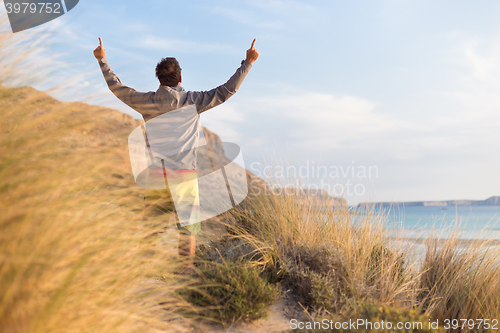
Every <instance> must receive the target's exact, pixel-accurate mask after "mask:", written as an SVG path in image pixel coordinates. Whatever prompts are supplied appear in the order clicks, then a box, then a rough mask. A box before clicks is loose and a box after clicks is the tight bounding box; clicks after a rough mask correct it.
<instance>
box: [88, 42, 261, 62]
mask: <svg viewBox="0 0 500 333" xmlns="http://www.w3.org/2000/svg"><path fill="white" fill-rule="evenodd" d="M254 42H255V41H254ZM252 46H253V44H252ZM257 56H258V55H257ZM94 57H95V58H96V59H97V60H101V59H104V58H105V57H106V50H105V49H104V46H102V39H101V37H99V46H98V47H97V48H96V49H95V50H94Z"/></svg>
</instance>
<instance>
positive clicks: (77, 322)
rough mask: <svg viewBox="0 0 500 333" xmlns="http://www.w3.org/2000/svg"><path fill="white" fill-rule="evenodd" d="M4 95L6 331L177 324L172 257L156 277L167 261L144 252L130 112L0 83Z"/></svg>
mask: <svg viewBox="0 0 500 333" xmlns="http://www.w3.org/2000/svg"><path fill="white" fill-rule="evenodd" d="M0 105H1V112H2V116H3V119H4V121H2V122H1V125H0V126H1V128H0V130H1V137H0V156H2V161H1V165H0V179H1V182H0V193H1V195H2V201H1V203H0V206H1V207H0V210H1V212H2V214H1V216H0V229H1V230H0V253H1V257H0V326H1V327H2V332H43V333H45V332H115V331H116V332H146V331H154V329H168V330H169V331H173V330H175V327H176V325H177V323H180V321H176V322H168V321H165V319H168V318H173V317H176V316H177V315H176V314H175V312H176V311H177V310H178V309H184V310H185V309H186V308H189V307H190V306H189V304H187V303H186V302H185V301H183V300H182V299H181V298H180V297H178V296H176V291H177V290H178V289H179V288H181V287H182V286H183V283H181V282H176V283H174V280H172V276H171V274H169V272H171V271H172V270H173V265H174V262H171V265H170V266H169V268H170V270H164V271H163V279H164V281H167V283H161V284H160V283H151V282H152V279H149V280H145V278H146V276H147V274H148V271H152V269H151V267H156V266H158V265H160V264H161V265H163V266H165V264H166V263H165V262H162V257H161V254H159V255H158V256H157V257H156V258H153V259H150V260H146V259H143V258H142V257H141V256H140V255H139V254H140V252H141V250H142V249H141V246H140V244H139V239H140V238H141V237H142V236H143V235H144V234H145V231H144V230H142V229H141V218H142V214H141V212H142V205H143V201H142V200H143V199H142V196H143V192H142V191H141V189H140V188H137V187H136V186H134V182H133V178H132V176H131V173H130V170H129V162H128V160H127V159H128V155H127V147H126V144H127V141H126V140H127V136H128V134H129V133H130V131H131V130H132V129H133V128H135V126H136V125H137V124H136V123H135V121H134V120H133V119H131V117H129V116H126V115H122V114H120V113H119V112H117V111H113V110H109V109H104V108H98V107H90V106H88V105H85V104H82V103H61V102H58V101H55V100H54V99H52V98H50V97H48V96H47V95H45V94H44V93H40V92H37V91H36V90H34V89H32V88H28V87H24V88H16V89H7V88H3V87H1V88H0ZM167 266H168V265H167ZM151 273H152V274H155V272H154V271H152V272H151ZM148 281H149V283H148ZM141 290H142V292H141ZM160 303H163V304H162V305H160ZM183 325H185V323H183Z"/></svg>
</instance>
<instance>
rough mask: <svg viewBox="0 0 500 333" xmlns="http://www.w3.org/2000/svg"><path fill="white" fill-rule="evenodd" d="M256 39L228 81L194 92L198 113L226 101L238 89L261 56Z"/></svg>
mask: <svg viewBox="0 0 500 333" xmlns="http://www.w3.org/2000/svg"><path fill="white" fill-rule="evenodd" d="M255 41H256V39H255V38H254V40H253V42H252V46H250V48H249V49H248V50H247V57H246V59H245V60H243V61H242V62H241V66H240V68H238V69H237V70H236V73H234V74H233V76H231V78H230V79H229V80H228V81H227V82H226V83H224V84H223V85H221V86H218V87H217V88H215V89H212V90H209V91H200V92H195V93H193V99H194V104H195V105H196V108H197V109H198V113H202V112H204V111H207V110H209V109H211V108H213V107H216V106H217V105H219V104H222V103H224V102H225V101H227V100H228V99H229V97H231V96H233V95H234V94H235V93H236V91H238V88H239V87H240V85H241V83H242V82H243V80H244V79H245V77H246V76H247V74H248V71H250V68H252V64H253V63H254V62H255V61H256V60H257V58H259V52H257V50H256V49H255Z"/></svg>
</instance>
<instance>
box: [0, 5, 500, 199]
mask: <svg viewBox="0 0 500 333" xmlns="http://www.w3.org/2000/svg"><path fill="white" fill-rule="evenodd" d="M0 7H2V9H1V10H0V15H1V16H5V15H6V14H5V10H4V8H3V5H2V6H0ZM499 14H500V2H498V1H475V2H473V1H461V0H458V1H451V0H450V1H430V0H421V1H417V0H380V1H374V0H370V1H368V0H367V1H321V0H318V1H305V0H297V1H273V0H266V1H260V0H252V1H245V0H240V1H225V0H218V1H212V0H203V1H169V0H143V1H135V2H134V1H129V0H120V1H118V0H106V1H101V0H80V2H79V4H78V5H77V6H76V7H75V8H74V9H73V10H72V11H70V12H68V13H67V14H66V15H64V16H62V17H60V18H58V19H55V20H54V21H51V22H49V23H46V24H44V25H42V26H39V27H36V28H33V29H30V30H27V31H23V32H19V33H17V34H20V36H21V35H23V36H26V38H31V39H32V40H33V43H34V44H33V45H35V41H38V44H36V45H37V47H39V48H40V47H41V48H42V49H43V51H42V52H39V53H37V55H36V57H35V56H33V57H32V58H31V59H28V61H32V62H34V63H35V64H36V66H37V67H38V68H40V71H41V72H43V73H45V74H44V80H41V81H37V82H34V83H33V84H32V86H34V87H35V88H37V89H41V90H44V91H47V92H48V93H49V94H51V95H52V96H54V97H55V98H58V99H61V100H65V101H83V102H86V103H89V104H93V105H101V106H106V107H110V108H114V109H117V110H120V111H122V112H125V113H127V114H130V115H133V116H134V117H136V118H139V117H140V115H139V114H138V113H137V112H135V111H134V110H132V109H130V108H129V107H128V106H126V105H124V104H122V103H121V102H120V101H119V100H118V99H117V98H116V97H115V96H114V95H113V94H112V93H111V92H110V91H109V90H108V88H107V86H106V84H105V82H104V79H103V77H102V74H101V72H100V69H99V66H98V64H97V61H96V59H95V58H94V57H93V54H92V51H93V49H94V48H96V47H97V46H98V37H99V36H100V37H102V39H103V42H104V47H105V49H106V50H107V54H106V58H107V59H108V61H109V64H110V66H111V68H112V69H113V71H114V72H115V73H116V74H117V75H118V76H119V77H120V79H121V81H122V83H124V84H126V85H128V86H130V87H133V88H134V89H136V90H138V91H144V92H146V91H156V90H157V89H158V87H159V83H158V81H157V79H156V77H155V75H154V69H155V66H156V64H157V62H158V61H159V60H160V59H161V58H163V57H167V56H174V57H176V58H177V59H178V60H179V62H180V64H181V67H182V77H183V86H184V87H185V88H186V90H210V89H212V88H215V87H216V86H218V85H221V84H223V83H225V82H226V81H227V80H228V79H229V77H230V76H231V75H232V74H233V73H234V72H235V70H236V69H237V68H238V67H239V65H240V62H241V60H243V59H244V58H245V52H246V50H247V49H248V48H249V47H250V44H251V42H252V40H253V38H257V42H256V45H255V46H256V48H257V50H258V51H259V53H260V57H259V59H258V60H257V61H256V62H255V63H254V65H253V67H252V69H251V70H250V72H249V74H248V76H247V77H246V79H245V81H244V82H243V84H242V85H241V87H240V89H239V91H238V92H237V93H236V94H235V95H234V96H233V97H231V99H229V101H227V102H226V103H225V104H223V105H221V106H218V107H217V108H214V109H212V110H209V111H207V112H205V113H203V114H202V115H201V123H202V125H203V126H206V127H207V128H209V129H210V130H212V131H213V132H215V133H217V134H218V135H219V136H220V137H221V139H222V140H223V141H228V142H233V143H236V144H238V145H239V146H240V147H241V151H242V154H243V156H244V158H245V160H246V167H247V169H249V170H250V171H252V172H254V173H255V174H257V175H258V176H262V177H265V178H269V177H275V178H281V179H283V178H286V181H287V182H291V183H292V184H293V186H309V187H311V188H320V187H321V188H323V189H325V190H326V191H328V192H329V193H330V194H332V195H335V196H343V197H344V198H346V199H347V200H348V202H349V203H350V204H352V205H354V204H357V203H359V202H365V201H370V202H378V201H424V200H426V201H427V200H429V201H430V200H453V199H474V200H483V199H486V198H488V197H490V196H493V195H500V176H499V170H498V167H499V162H500V154H498V151H499V142H500V132H499V131H498V128H500V126H499V125H500V20H499V19H498V17H499ZM3 28H4V30H3V32H1V33H4V34H6V33H9V31H8V30H5V27H3ZM41 41H43V43H42V42H41ZM10 84H11V85H14V86H15V85H20V84H22V82H21V83H20V82H16V81H15V80H13V81H12V82H10ZM7 85H8V83H7ZM318 174H319V176H318ZM299 180H300V181H299ZM295 182H296V183H295ZM287 184H290V183H287Z"/></svg>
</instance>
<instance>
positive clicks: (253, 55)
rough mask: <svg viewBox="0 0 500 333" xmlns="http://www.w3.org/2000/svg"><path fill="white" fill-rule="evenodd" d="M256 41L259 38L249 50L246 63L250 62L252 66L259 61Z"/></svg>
mask: <svg viewBox="0 0 500 333" xmlns="http://www.w3.org/2000/svg"><path fill="white" fill-rule="evenodd" d="M256 40H257V38H254V39H253V42H252V46H250V48H249V49H248V50H247V58H246V61H248V62H249V63H251V64H253V63H254V62H255V60H257V58H258V57H259V52H257V50H256V49H255V41H256Z"/></svg>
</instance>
